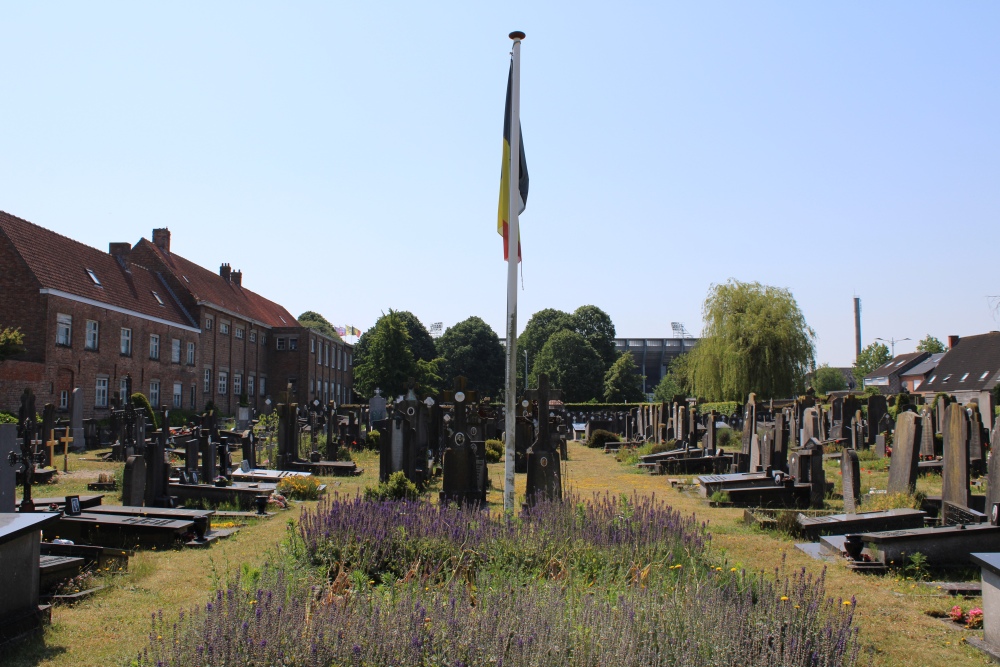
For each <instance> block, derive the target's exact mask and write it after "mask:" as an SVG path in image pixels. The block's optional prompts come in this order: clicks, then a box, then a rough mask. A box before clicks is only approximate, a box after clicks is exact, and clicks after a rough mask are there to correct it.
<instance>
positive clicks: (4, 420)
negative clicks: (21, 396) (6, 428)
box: [0, 412, 17, 424]
mask: <svg viewBox="0 0 1000 667" xmlns="http://www.w3.org/2000/svg"><path fill="white" fill-rule="evenodd" d="M16 423H17V415H12V414H10V413H9V412H0V424H16Z"/></svg>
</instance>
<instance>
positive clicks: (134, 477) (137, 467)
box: [122, 455, 146, 507]
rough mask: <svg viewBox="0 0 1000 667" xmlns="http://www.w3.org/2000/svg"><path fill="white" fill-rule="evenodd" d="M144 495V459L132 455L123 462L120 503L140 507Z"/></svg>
mask: <svg viewBox="0 0 1000 667" xmlns="http://www.w3.org/2000/svg"><path fill="white" fill-rule="evenodd" d="M145 496H146V459H144V458H143V457H141V456H137V455H133V456H130V457H128V461H126V462H125V476H124V477H123V478H122V504H123V505H126V506H128V507H142V503H143V500H145Z"/></svg>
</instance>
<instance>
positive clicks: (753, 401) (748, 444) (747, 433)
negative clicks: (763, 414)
mask: <svg viewBox="0 0 1000 667" xmlns="http://www.w3.org/2000/svg"><path fill="white" fill-rule="evenodd" d="M756 433H757V398H756V396H755V395H754V394H753V393H752V392H751V394H750V396H749V398H747V404H746V406H745V407H744V409H743V439H742V445H743V450H742V451H743V453H744V454H747V455H750V454H751V451H750V450H751V448H752V447H753V436H754V435H756Z"/></svg>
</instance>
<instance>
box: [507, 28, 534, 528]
mask: <svg viewBox="0 0 1000 667" xmlns="http://www.w3.org/2000/svg"><path fill="white" fill-rule="evenodd" d="M510 38H511V39H512V40H514V46H513V48H512V49H511V65H512V67H511V92H510V139H509V140H510V181H508V182H509V183H510V187H509V188H508V190H509V191H510V207H509V211H510V213H509V214H508V215H509V217H510V220H509V221H508V224H507V392H506V393H507V403H506V419H505V424H504V433H505V437H506V456H505V457H504V459H505V462H504V483H503V508H504V510H507V511H512V510H513V509H514V454H515V451H516V448H515V442H514V440H515V438H516V435H515V433H516V432H517V387H516V386H515V385H516V384H517V264H518V261H519V260H520V259H521V236H520V234H519V230H518V214H519V212H520V210H521V201H520V188H519V187H518V183H519V182H520V173H519V170H520V168H521V160H520V155H521V40H522V39H524V33H523V32H518V31H515V32H512V33H510ZM524 374H525V380H527V376H528V369H527V368H525V369H524Z"/></svg>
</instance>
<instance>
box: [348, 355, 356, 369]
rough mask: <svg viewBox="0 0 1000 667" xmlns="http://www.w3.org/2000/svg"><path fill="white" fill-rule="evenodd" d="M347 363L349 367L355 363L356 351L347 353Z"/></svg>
mask: <svg viewBox="0 0 1000 667" xmlns="http://www.w3.org/2000/svg"><path fill="white" fill-rule="evenodd" d="M347 365H348V367H350V366H353V365H354V353H349V354H348V355H347Z"/></svg>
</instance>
